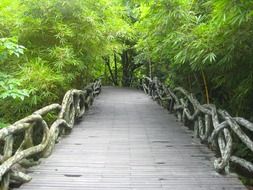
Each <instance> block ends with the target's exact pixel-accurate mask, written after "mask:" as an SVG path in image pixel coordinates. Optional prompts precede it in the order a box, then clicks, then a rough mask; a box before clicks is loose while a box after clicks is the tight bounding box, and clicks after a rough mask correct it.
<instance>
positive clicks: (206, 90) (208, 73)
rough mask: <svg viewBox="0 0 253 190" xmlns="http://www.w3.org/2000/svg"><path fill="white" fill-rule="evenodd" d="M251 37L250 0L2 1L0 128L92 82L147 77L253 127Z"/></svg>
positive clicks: (244, 152)
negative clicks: (187, 94) (243, 120)
mask: <svg viewBox="0 0 253 190" xmlns="http://www.w3.org/2000/svg"><path fill="white" fill-rule="evenodd" d="M252 36H253V1H251V0H233V1H231V0H156V1H147V0H132V1H130V0H97V1H92V0H1V1H0V127H1V128H2V127H5V126H7V125H9V124H10V123H13V122H14V121H17V120H18V119H21V118H23V117H24V116H27V115H29V114H31V113H33V111H34V110H37V109H39V108H41V107H44V106H46V105H49V104H51V103H54V102H58V103H60V101H61V100H62V98H63V96H64V93H65V92H66V91H67V90H69V89H72V88H77V89H78V87H80V86H85V85H86V84H88V83H90V82H92V81H93V80H94V79H96V78H99V77H101V78H102V80H103V84H105V85H115V86H126V87H130V86H132V87H135V86H137V85H139V79H140V78H142V77H143V75H146V76H149V77H150V78H154V77H155V76H157V77H158V78H159V79H160V80H161V81H162V82H163V84H166V85H168V86H170V87H172V88H173V87H176V86H181V87H183V88H184V89H186V90H187V91H189V92H192V93H194V94H195V97H196V98H197V99H198V101H199V102H200V103H201V104H209V103H212V104H215V105H217V107H219V108H221V109H225V110H227V111H228V112H229V113H230V114H231V115H233V116H235V117H236V116H241V117H244V118H246V119H247V120H249V121H252V120H253V64H252V60H253V38H252ZM47 117H48V119H53V117H54V116H53V115H48V116H47ZM245 132H246V133H247V131H245ZM250 138H251V139H252V138H253V137H252V136H250ZM236 152H237V153H238V154H240V155H242V157H245V156H247V157H248V158H249V161H251V162H252V161H253V155H250V154H249V151H248V150H247V149H244V148H242V147H240V146H239V145H238V147H236Z"/></svg>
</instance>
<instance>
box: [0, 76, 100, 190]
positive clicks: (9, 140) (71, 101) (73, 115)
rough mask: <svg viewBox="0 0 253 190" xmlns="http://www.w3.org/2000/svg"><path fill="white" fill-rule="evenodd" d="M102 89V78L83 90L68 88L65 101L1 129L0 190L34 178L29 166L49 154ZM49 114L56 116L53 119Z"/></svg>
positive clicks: (5, 189) (6, 189)
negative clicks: (52, 119) (28, 173)
mask: <svg viewBox="0 0 253 190" xmlns="http://www.w3.org/2000/svg"><path fill="white" fill-rule="evenodd" d="M100 91H101V80H100V79H99V80H96V81H95V82H93V83H91V84H89V85H88V86H86V87H85V88H84V89H83V90H75V89H72V90H69V91H68V92H67V93H66V94H65V96H64V98H63V101H62V104H61V105H60V104H52V105H49V106H46V107H44V108H42V109H40V110H37V111H36V112H34V113H33V114H32V115H30V116H28V117H26V118H24V119H21V120H19V121H17V122H15V123H14V124H12V125H10V126H8V127H6V128H3V129H1V130H0V145H1V150H0V151H1V152H0V164H1V165H0V181H1V186H0V189H1V190H8V189H9V186H10V184H11V185H15V186H16V185H21V184H22V183H25V182H28V181H30V180H31V177H30V176H28V175H27V174H26V173H25V170H26V168H28V167H30V166H32V165H37V164H39V162H40V159H41V158H46V157H48V156H49V155H50V154H51V153H52V150H53V148H54V146H55V143H56V142H57V141H58V139H59V138H60V136H61V135H62V134H65V133H67V132H68V131H71V129H72V128H73V126H74V122H75V121H76V120H78V119H80V118H81V117H82V116H83V115H84V114H85V112H86V110H87V109H88V108H89V107H90V106H91V105H92V103H93V100H94V97H95V96H96V95H98V94H99V93H100ZM48 114H55V115H57V116H56V118H55V120H54V121H53V122H49V121H47V118H46V116H47V115H48Z"/></svg>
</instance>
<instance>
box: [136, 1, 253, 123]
mask: <svg viewBox="0 0 253 190" xmlns="http://www.w3.org/2000/svg"><path fill="white" fill-rule="evenodd" d="M139 9H140V20H139V22H138V24H137V25H136V27H137V31H138V32H140V36H141V38H140V39H139V40H138V43H137V46H136V47H137V49H138V50H139V58H140V59H141V60H142V61H143V59H144V60H146V62H148V59H151V61H152V63H153V70H154V72H155V73H154V75H158V76H160V78H163V79H164V80H167V82H168V83H169V84H170V85H180V86H184V87H185V88H186V89H188V90H189V91H193V92H194V93H195V94H197V95H198V96H199V97H200V98H203V102H205V101H207V102H212V103H216V104H217V105H219V107H221V106H222V107H224V108H225V109H227V110H229V111H230V112H232V113H233V115H243V116H245V117H248V118H250V117H252V111H253V110H252V107H253V99H252V97H253V64H252V59H253V52H252V48H253V47H252V45H253V39H252V35H253V2H252V1H244V0H238V1H230V0H198V1H193V0H170V1H167V0H158V1H155V2H148V1H143V2H141V3H140V8H139ZM251 119H252V118H251Z"/></svg>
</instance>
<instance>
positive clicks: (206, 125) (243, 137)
mask: <svg viewBox="0 0 253 190" xmlns="http://www.w3.org/2000/svg"><path fill="white" fill-rule="evenodd" d="M142 88H143V90H144V92H145V93H146V94H149V95H150V96H152V98H153V99H154V100H156V101H157V102H158V103H159V104H161V105H163V106H164V107H166V108H167V109H168V110H169V111H170V112H174V113H175V114H176V116H177V118H178V120H179V121H182V122H183V123H184V124H185V125H186V126H187V125H189V124H191V123H192V124H193V128H194V134H195V137H199V138H200V140H201V142H202V143H206V144H207V145H208V146H209V147H210V148H212V149H214V150H216V151H217V152H218V156H217V158H215V161H214V167H215V169H216V171H217V172H229V171H230V170H229V165H230V163H235V164H237V165H240V166H241V167H243V168H244V169H246V170H247V171H248V172H249V173H252V174H253V163H252V160H251V161H250V160H247V159H248V158H243V157H240V155H237V154H236V155H235V154H234V151H233V148H235V146H237V144H236V143H234V142H235V141H233V140H235V138H236V142H238V140H239V141H240V143H241V144H243V145H244V148H247V149H248V151H249V152H250V151H251V152H253V141H252V139H251V138H250V135H251V136H252V132H253V123H251V122H250V121H248V120H246V119H244V118H240V117H232V116H230V114H229V113H228V112H227V111H225V110H221V109H217V108H216V106H215V105H213V104H204V105H201V104H200V103H199V101H198V100H197V99H196V98H195V97H194V95H193V94H191V93H189V92H187V91H186V90H185V89H183V88H181V87H178V88H174V89H171V88H169V87H166V86H165V85H164V84H162V83H161V82H160V81H159V80H158V78H156V77H155V78H154V79H150V78H148V77H144V78H143V79H142ZM246 130H247V131H248V133H251V134H250V135H249V134H247V133H246V132H245V131H246Z"/></svg>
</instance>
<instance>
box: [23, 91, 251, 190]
mask: <svg viewBox="0 0 253 190" xmlns="http://www.w3.org/2000/svg"><path fill="white" fill-rule="evenodd" d="M213 159H214V154H213V153H212V152H211V151H210V150H209V149H208V148H207V147H206V146H205V145H202V144H200V143H199V140H195V139H194V138H193V134H192V131H189V130H188V128H186V127H184V126H182V124H181V123H179V122H177V121H176V117H174V116H173V115H170V114H168V111H167V110H165V109H163V108H162V107H161V106H159V105H158V104H156V103H155V102H154V101H152V99H151V98H150V97H148V96H146V95H145V94H144V93H143V92H141V91H139V90H134V89H129V88H114V87H104V89H103V90H102V93H101V95H100V96H98V98H97V99H96V101H95V103H94V105H93V106H92V108H91V109H90V110H89V111H88V112H87V114H86V116H85V119H84V120H82V121H81V122H80V123H78V124H77V125H76V126H75V129H74V130H73V131H72V133H71V134H69V135H66V136H63V138H62V139H61V142H60V143H58V144H57V145H56V147H55V149H54V152H53V154H52V155H51V156H50V157H49V158H47V159H45V160H43V161H42V164H41V165H39V166H35V167H32V168H30V169H29V170H28V171H29V173H30V174H31V176H32V177H33V180H32V181H31V182H29V183H27V184H24V185H23V186H21V188H19V189H20V190H34V189H36V190H60V189H61V190H90V189H94V190H95V189H96V190H97V189H103V190H106V189H108V190H109V189H110V190H111V189H115V190H116V189H117V190H120V189H132V190H133V189H140V190H141V189H143V190H144V189H145V190H151V189H157V190H158V189H171V190H176V189H181V190H184V189H192V190H200V189H210V190H211V189H213V190H219V189H220V190H221V189H222V190H224V189H229V190H232V189H237V190H238V189H246V188H245V187H244V186H243V185H242V184H241V182H240V181H239V179H238V178H237V176H236V175H235V174H229V175H220V174H218V173H217V172H216V171H215V169H214V168H213Z"/></svg>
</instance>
